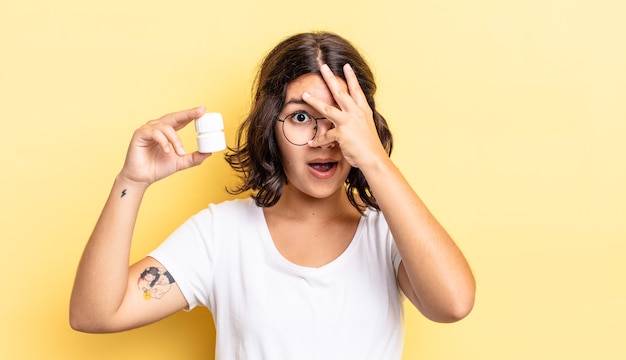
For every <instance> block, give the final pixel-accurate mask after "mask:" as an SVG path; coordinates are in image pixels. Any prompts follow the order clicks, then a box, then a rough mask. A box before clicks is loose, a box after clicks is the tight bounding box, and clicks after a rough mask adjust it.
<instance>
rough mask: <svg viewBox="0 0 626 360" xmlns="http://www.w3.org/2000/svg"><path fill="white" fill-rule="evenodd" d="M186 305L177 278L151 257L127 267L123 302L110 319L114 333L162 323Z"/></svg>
mask: <svg viewBox="0 0 626 360" xmlns="http://www.w3.org/2000/svg"><path fill="white" fill-rule="evenodd" d="M187 306H188V304H187V301H186V300H185V298H184V296H183V294H182V292H181V290H180V288H179V287H178V284H177V283H176V279H174V278H173V277H172V276H171V275H170V274H169V272H168V271H167V269H165V268H164V267H163V265H161V263H160V262H158V261H157V260H156V259H154V258H152V257H145V258H144V259H142V260H140V261H138V262H137V263H135V264H133V265H132V266H130V268H129V271H128V285H127V289H126V294H125V295H124V300H123V302H122V304H121V305H120V307H119V309H118V311H117V312H116V314H115V319H112V320H113V322H112V325H113V326H114V327H115V328H114V329H112V330H113V331H121V330H126V329H132V328H137V327H140V326H143V325H147V324H150V323H153V322H155V321H158V320H161V319H163V318H165V317H167V316H168V315H171V314H173V313H175V312H177V311H179V310H181V309H184V308H186V307H187Z"/></svg>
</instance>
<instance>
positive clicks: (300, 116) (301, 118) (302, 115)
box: [289, 111, 313, 124]
mask: <svg viewBox="0 0 626 360" xmlns="http://www.w3.org/2000/svg"><path fill="white" fill-rule="evenodd" d="M289 118H290V119H291V121H293V122H294V123H296V124H306V123H309V122H311V121H312V120H313V117H312V116H311V115H309V114H307V113H306V112H304V111H297V112H295V113H293V114H291V115H289Z"/></svg>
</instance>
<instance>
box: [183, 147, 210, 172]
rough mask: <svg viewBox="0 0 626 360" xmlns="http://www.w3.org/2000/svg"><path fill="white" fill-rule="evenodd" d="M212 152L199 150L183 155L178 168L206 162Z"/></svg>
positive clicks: (186, 167)
mask: <svg viewBox="0 0 626 360" xmlns="http://www.w3.org/2000/svg"><path fill="white" fill-rule="evenodd" d="M211 155H212V153H200V152H198V151H196V152H193V153H191V154H187V155H185V156H183V157H182V158H181V159H182V160H181V163H180V166H179V169H178V170H184V169H188V168H191V167H194V166H198V165H200V164H202V162H204V160H206V159H207V158H208V157H209V156H211Z"/></svg>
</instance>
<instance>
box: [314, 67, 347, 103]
mask: <svg viewBox="0 0 626 360" xmlns="http://www.w3.org/2000/svg"><path fill="white" fill-rule="evenodd" d="M320 72H321V73H322V77H323V78H324V81H325V82H326V85H327V86H328V89H329V90H330V93H331V94H332V95H333V98H334V99H335V102H336V103H337V105H339V108H340V109H342V110H349V109H350V108H351V107H352V105H353V104H355V101H354V99H352V97H351V96H350V94H349V93H348V92H347V91H346V90H345V88H344V86H343V84H342V83H341V82H339V79H338V78H337V76H335V74H334V73H333V71H332V70H331V69H330V67H328V65H326V64H324V65H322V67H321V68H320Z"/></svg>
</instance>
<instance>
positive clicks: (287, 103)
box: [284, 98, 308, 106]
mask: <svg viewBox="0 0 626 360" xmlns="http://www.w3.org/2000/svg"><path fill="white" fill-rule="evenodd" d="M290 104H296V105H308V104H307V103H306V102H305V101H304V100H302V98H300V99H297V98H291V99H289V100H287V101H286V102H285V105H284V106H287V105H290Z"/></svg>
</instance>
